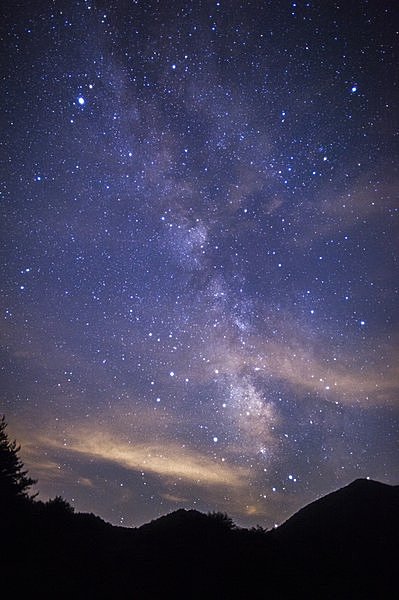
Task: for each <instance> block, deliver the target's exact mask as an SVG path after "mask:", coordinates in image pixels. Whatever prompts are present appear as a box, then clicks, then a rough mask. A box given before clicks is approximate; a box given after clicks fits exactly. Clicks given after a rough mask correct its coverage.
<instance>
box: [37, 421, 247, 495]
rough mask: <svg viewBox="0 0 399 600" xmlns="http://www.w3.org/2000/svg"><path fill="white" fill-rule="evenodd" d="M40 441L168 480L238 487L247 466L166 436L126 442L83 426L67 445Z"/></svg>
mask: <svg viewBox="0 0 399 600" xmlns="http://www.w3.org/2000/svg"><path fill="white" fill-rule="evenodd" d="M41 444H42V446H47V447H53V448H57V449H61V448H62V449H63V450H64V451H69V452H73V453H78V454H80V455H84V456H85V457H87V459H100V460H106V461H110V462H113V463H116V464H118V465H119V466H121V467H124V468H126V469H132V470H134V471H143V472H147V473H151V474H154V475H157V476H159V477H160V478H162V479H165V480H167V481H171V480H178V481H183V482H189V483H190V484H194V485H199V486H216V487H217V486H222V487H229V488H240V487H242V486H244V485H245V482H246V480H247V477H248V471H247V470H246V469H244V468H242V467H232V466H229V465H227V464H226V463H219V462H217V461H216V460H214V459H212V458H209V457H208V456H206V455H205V454H201V453H200V452H198V451H196V450H194V449H190V448H188V447H187V446H186V445H179V444H177V443H174V442H170V441H167V440H164V441H156V442H154V443H146V442H143V441H138V442H132V443H129V442H128V441H124V440H123V439H121V437H120V436H119V435H118V436H117V435H115V434H112V433H111V432H109V431H105V430H104V431H101V430H93V429H87V430H84V429H82V430H80V431H79V432H74V433H73V434H72V435H71V436H70V437H69V439H68V443H67V445H66V446H65V445H64V443H63V442H62V441H61V440H55V439H48V438H42V439H41Z"/></svg>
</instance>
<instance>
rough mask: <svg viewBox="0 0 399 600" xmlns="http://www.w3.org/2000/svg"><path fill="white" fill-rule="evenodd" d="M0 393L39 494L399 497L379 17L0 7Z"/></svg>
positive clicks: (125, 503) (145, 6) (105, 507)
mask: <svg viewBox="0 0 399 600" xmlns="http://www.w3.org/2000/svg"><path fill="white" fill-rule="evenodd" d="M2 12H3V16H2V19H1V54H0V56H1V59H0V60H1V98H2V111H1V124H0V129H1V165H2V168H1V230H2V234H1V241H2V258H1V269H2V271H1V279H0V285H1V311H2V319H1V323H2V327H1V337H2V353H1V367H2V370H1V377H2V384H1V397H0V412H1V413H5V415H6V419H7V421H8V423H9V427H8V432H9V435H10V437H12V438H14V437H16V438H17V440H18V441H19V442H20V443H21V444H22V451H21V458H22V460H23V462H24V464H25V466H26V467H27V468H28V469H29V474H30V475H31V476H32V477H34V478H36V479H38V480H39V482H38V485H37V489H38V490H40V496H39V498H41V499H44V500H45V499H47V498H49V497H54V496H55V495H62V496H63V497H64V498H65V499H66V500H67V501H68V502H71V504H73V506H74V507H75V508H76V510H79V511H89V512H94V513H95V514H98V515H99V516H101V517H102V518H104V519H105V520H107V521H110V522H112V523H115V524H123V525H126V526H136V525H140V524H142V523H144V522H147V521H149V520H151V519H154V518H156V517H158V516H160V515H162V514H165V513H168V512H170V511H172V510H175V509H177V508H180V507H184V508H196V509H198V510H202V511H213V510H215V511H223V512H227V513H228V514H229V515H231V516H232V517H233V519H234V520H235V521H236V522H237V523H238V524H241V525H255V524H257V523H258V524H260V525H262V526H265V527H270V526H273V525H274V524H275V523H280V522H281V521H283V520H284V519H286V518H287V517H288V516H289V515H290V514H292V513H293V512H294V511H296V510H298V509H299V508H301V507H302V506H303V505H304V504H306V503H307V502H309V501H312V500H314V499H316V498H317V497H319V496H321V495H322V494H325V493H328V492H330V491H332V490H334V489H337V488H339V487H341V486H343V485H345V484H347V483H349V482H350V481H352V480H353V479H355V478H357V477H370V478H372V479H378V480H380V481H384V482H387V483H392V484H397V483H398V482H399V481H398V464H399V446H398V439H399V403H398V396H397V390H398V387H399V383H398V380H399V377H398V375H399V373H398V371H399V369H398V357H399V351H398V313H399V311H398V282H399V272H398V266H397V257H398V252H397V241H398V236H397V233H398V224H397V216H398V211H397V208H398V202H397V190H398V183H399V174H398V164H399V163H398V155H399V151H398V148H399V146H398V134H399V119H398V110H397V106H398V94H397V81H398V78H397V75H398V67H397V65H398V62H399V57H398V32H397V30H398V27H397V24H398V18H399V7H398V5H397V3H396V2H394V1H384V0H378V1H367V0H353V1H351V2H349V1H346V0H345V1H344V0H341V1H330V0H318V1H310V2H306V1H299V0H298V1H297V2H286V1H283V0H281V1H273V2H272V1H264V2H261V1H258V2H253V1H248V2H239V1H236V2H233V1H231V0H230V1H223V0H221V1H220V2H215V1H212V2H211V1H208V2H206V1H201V0H198V1H195V2H194V1H192V2H189V1H186V2H172V1H170V2H166V1H165V2H163V1H160V2H157V1H154V0H149V1H144V0H120V1H116V0H113V1H112V0H111V1H106V2H105V1H104V2H103V1H96V0H92V1H91V0H90V1H83V0H66V1H62V0H54V1H51V0H47V1H44V0H35V1H34V2H29V1H22V2H21V1H16V0H7V1H6V2H4V3H3V8H2Z"/></svg>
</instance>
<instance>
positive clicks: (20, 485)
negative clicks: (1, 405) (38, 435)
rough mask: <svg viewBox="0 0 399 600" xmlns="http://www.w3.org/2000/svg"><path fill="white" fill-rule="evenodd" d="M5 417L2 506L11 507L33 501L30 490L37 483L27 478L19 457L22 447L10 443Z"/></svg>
mask: <svg viewBox="0 0 399 600" xmlns="http://www.w3.org/2000/svg"><path fill="white" fill-rule="evenodd" d="M6 427H7V423H6V420H5V416H4V415H3V416H2V417H1V419H0V505H1V506H9V505H12V504H15V503H16V502H18V501H26V500H31V499H32V496H30V494H29V488H30V487H31V486H32V485H34V484H35V483H36V481H35V480H34V479H31V478H30V477H28V476H27V471H25V470H24V465H23V463H22V461H21V459H20V458H19V456H18V452H19V451H20V449H21V446H18V445H17V442H16V441H15V440H14V441H13V442H10V440H9V439H8V435H7V432H6ZM33 497H34V496H33Z"/></svg>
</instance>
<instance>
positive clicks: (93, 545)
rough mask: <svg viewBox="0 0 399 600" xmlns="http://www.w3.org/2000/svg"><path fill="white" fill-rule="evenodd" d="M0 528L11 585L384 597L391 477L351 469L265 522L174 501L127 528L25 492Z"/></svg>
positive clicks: (5, 576) (25, 589)
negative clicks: (347, 477)
mask: <svg viewBox="0 0 399 600" xmlns="http://www.w3.org/2000/svg"><path fill="white" fill-rule="evenodd" d="M0 539H1V540H2V545H1V556H0V559H1V564H2V585H3V587H4V589H10V590H12V591H13V595H14V596H16V597H28V596H29V595H33V593H34V592H37V593H39V591H40V596H41V597H42V598H55V597H56V598H67V597H68V598H71V597H73V598H85V599H86V598H96V599H97V598H104V599H105V598H113V597H119V598H133V599H140V600H141V599H152V598H154V599H157V598H174V599H180V598H185V599H187V598H188V599H191V598H193V599H194V598H218V599H220V598H222V599H224V598H226V599H230V598H232V599H235V598H243V599H246V598H251V599H252V598H255V599H257V598H259V599H268V598H271V599H273V600H274V599H291V598H295V599H296V598H307V599H313V598H314V599H323V600H325V599H326V600H328V599H330V600H333V599H338V598H339V599H340V600H341V599H348V600H349V599H351V600H352V599H357V598H359V599H360V598H361V599H362V600H364V599H368V598H370V599H373V600H374V599H377V598H378V599H379V598H384V599H385V598H391V597H392V598H393V597H394V590H395V587H396V586H395V574H396V568H397V567H396V564H397V561H398V558H399V557H398V549H397V548H398V542H399V486H389V485H386V484H383V483H379V482H376V481H369V480H356V481H354V482H353V483H351V484H350V485H348V486H346V487H344V488H342V489H340V490H337V491H336V492H333V493H331V494H328V495H327V496H324V497H323V498H320V499H319V500H316V501H315V502H312V503H311V504H309V505H308V506H306V507H305V508H303V509H301V510H300V511H298V512H297V513H296V514H295V515H293V516H292V517H291V518H289V519H288V520H287V521H286V522H285V523H283V524H282V525H281V526H280V527H278V528H276V529H273V530H272V531H264V530H262V529H252V530H251V529H250V530H248V529H241V528H239V527H236V526H235V525H234V523H233V521H232V520H231V519H230V517H228V515H226V514H224V513H211V514H208V515H206V514H203V513H201V512H198V511H196V510H185V509H179V510H177V511H175V512H173V513H170V514H168V515H165V516H163V517H160V518H159V519H155V520H154V521H152V522H150V523H147V524H145V525H143V526H141V527H139V528H133V529H129V528H123V527H115V526H112V525H110V524H108V523H106V522H104V521H103V520H102V519H100V518H99V517H96V516H95V515H92V514H79V513H78V514H75V513H74V512H73V509H72V507H70V505H68V503H66V502H65V501H64V500H62V498H56V499H54V500H53V501H50V502H48V503H43V502H40V501H37V500H35V501H29V502H28V501H27V502H26V504H22V505H21V503H18V504H17V505H15V507H14V508H9V509H8V514H5V512H4V511H3V513H2V514H1V515H0ZM22 574H23V576H22ZM7 586H8V587H7ZM0 589H1V588H0Z"/></svg>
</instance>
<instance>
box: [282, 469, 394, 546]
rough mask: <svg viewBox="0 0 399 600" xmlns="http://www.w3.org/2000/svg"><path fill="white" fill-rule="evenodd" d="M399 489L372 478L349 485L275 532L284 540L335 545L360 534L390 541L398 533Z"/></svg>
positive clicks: (317, 502) (309, 507) (305, 508)
mask: <svg viewBox="0 0 399 600" xmlns="http://www.w3.org/2000/svg"><path fill="white" fill-rule="evenodd" d="M398 519H399V486H391V485H387V484H385V483H380V482H378V481H373V480H369V479H356V480H355V481H353V482H352V483H350V484H349V485H347V486H345V487H344V488H341V489H339V490H337V491H335V492H332V493H331V494H328V495H327V496H324V497H322V498H320V499H319V500H316V501H314V502H312V503H311V504H308V505H307V506H305V507H304V508H302V509H301V510H299V511H298V512H297V513H295V514H294V515H293V516H292V517H291V518H290V519H288V520H287V521H285V523H283V524H282V525H280V527H278V529H277V530H276V531H275V535H277V536H278V537H279V538H280V539H287V540H288V539H291V540H296V541H298V542H301V541H304V540H309V539H312V540H314V541H316V540H319V541H321V540H324V541H327V540H329V542H332V540H336V539H338V538H341V539H342V538H343V537H346V538H347V537H348V535H349V534H350V535H357V536H360V537H369V536H370V532H371V531H373V535H374V537H375V540H374V541H377V539H379V540H380V541H381V543H384V542H386V541H387V540H389V538H390V537H391V535H392V533H393V532H394V531H395V530H396V531H397V530H398Z"/></svg>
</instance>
